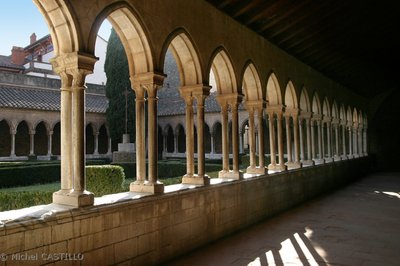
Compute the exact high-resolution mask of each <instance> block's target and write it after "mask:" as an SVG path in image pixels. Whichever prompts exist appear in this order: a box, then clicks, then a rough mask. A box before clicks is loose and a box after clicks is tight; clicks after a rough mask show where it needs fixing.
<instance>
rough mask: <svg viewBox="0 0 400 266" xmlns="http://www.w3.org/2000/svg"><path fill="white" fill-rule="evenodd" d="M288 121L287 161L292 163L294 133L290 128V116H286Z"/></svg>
mask: <svg viewBox="0 0 400 266" xmlns="http://www.w3.org/2000/svg"><path fill="white" fill-rule="evenodd" d="M285 122H286V146H287V147H286V148H287V162H288V163H292V134H291V132H290V131H291V130H290V116H285Z"/></svg>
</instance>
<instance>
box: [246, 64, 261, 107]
mask: <svg viewBox="0 0 400 266" xmlns="http://www.w3.org/2000/svg"><path fill="white" fill-rule="evenodd" d="M242 87H243V92H244V95H245V97H246V101H259V100H262V99H263V98H262V91H261V81H260V76H259V75H258V71H257V69H256V67H255V65H254V64H253V63H252V62H251V61H249V62H247V64H246V65H245V68H244V71H243V86H242Z"/></svg>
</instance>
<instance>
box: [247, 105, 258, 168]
mask: <svg viewBox="0 0 400 266" xmlns="http://www.w3.org/2000/svg"><path fill="white" fill-rule="evenodd" d="M247 111H248V112H249V143H250V165H249V167H248V168H247V172H248V173H249V171H250V172H252V171H254V169H255V168H256V147H255V146H256V139H255V138H256V136H255V130H254V108H253V107H250V108H248V110H247Z"/></svg>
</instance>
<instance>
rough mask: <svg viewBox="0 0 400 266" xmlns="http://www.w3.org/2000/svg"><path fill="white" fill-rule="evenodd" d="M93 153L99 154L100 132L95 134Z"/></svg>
mask: <svg viewBox="0 0 400 266" xmlns="http://www.w3.org/2000/svg"><path fill="white" fill-rule="evenodd" d="M93 154H96V155H97V154H99V132H96V133H95V134H94V151H93Z"/></svg>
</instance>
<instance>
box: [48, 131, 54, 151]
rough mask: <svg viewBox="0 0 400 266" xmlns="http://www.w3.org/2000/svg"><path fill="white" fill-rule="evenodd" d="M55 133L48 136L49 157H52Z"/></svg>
mask: <svg viewBox="0 0 400 266" xmlns="http://www.w3.org/2000/svg"><path fill="white" fill-rule="evenodd" d="M52 143H53V132H51V133H49V134H48V135H47V155H48V156H51V155H52V151H51V150H52Z"/></svg>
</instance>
